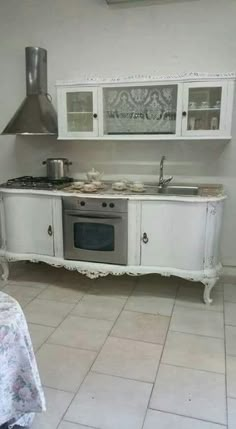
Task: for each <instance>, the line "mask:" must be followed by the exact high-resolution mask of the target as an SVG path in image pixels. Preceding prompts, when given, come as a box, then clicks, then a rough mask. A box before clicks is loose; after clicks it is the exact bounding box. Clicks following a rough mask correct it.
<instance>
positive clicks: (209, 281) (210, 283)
mask: <svg viewBox="0 0 236 429" xmlns="http://www.w3.org/2000/svg"><path fill="white" fill-rule="evenodd" d="M218 279H219V278H218V277H213V278H211V279H207V278H206V279H203V280H202V283H203V284H204V286H205V289H204V294H203V301H204V302H205V304H212V302H213V299H212V298H211V297H210V294H211V290H212V288H213V287H214V286H215V284H216V282H217V280H218Z"/></svg>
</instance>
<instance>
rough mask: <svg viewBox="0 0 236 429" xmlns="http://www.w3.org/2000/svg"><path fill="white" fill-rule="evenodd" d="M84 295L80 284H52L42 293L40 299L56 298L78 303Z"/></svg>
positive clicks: (56, 299)
mask: <svg viewBox="0 0 236 429" xmlns="http://www.w3.org/2000/svg"><path fill="white" fill-rule="evenodd" d="M83 295H84V291H82V290H80V289H79V285H78V286H71V285H69V286H68V285H66V284H65V285H61V286H56V285H50V286H49V287H48V288H47V289H46V290H44V291H43V292H41V293H40V295H39V296H38V299H46V300H54V301H62V302H67V303H69V304H76V303H77V302H78V301H79V300H80V299H81V298H82V297H83Z"/></svg>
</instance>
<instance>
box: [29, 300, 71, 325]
mask: <svg viewBox="0 0 236 429" xmlns="http://www.w3.org/2000/svg"><path fill="white" fill-rule="evenodd" d="M73 308H74V304H67V303H65V302H59V301H46V300H43V299H34V300H33V301H32V302H30V303H29V304H28V305H27V306H26V307H25V309H24V313H25V316H26V319H27V321H28V322H31V323H36V324H40V325H46V326H52V327H56V326H58V325H59V324H60V323H61V322H62V320H63V319H64V318H65V317H66V316H67V314H68V313H69V312H70V311H71V310H72V309H73Z"/></svg>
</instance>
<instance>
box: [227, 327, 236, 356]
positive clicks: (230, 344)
mask: <svg viewBox="0 0 236 429" xmlns="http://www.w3.org/2000/svg"><path fill="white" fill-rule="evenodd" d="M225 337H226V353H227V354H229V355H235V356H236V326H225Z"/></svg>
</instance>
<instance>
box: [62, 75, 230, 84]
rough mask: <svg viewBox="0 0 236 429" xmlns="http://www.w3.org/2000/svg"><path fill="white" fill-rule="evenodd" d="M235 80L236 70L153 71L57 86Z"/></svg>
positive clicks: (68, 82) (85, 77) (83, 78)
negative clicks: (167, 72) (163, 73)
mask: <svg viewBox="0 0 236 429" xmlns="http://www.w3.org/2000/svg"><path fill="white" fill-rule="evenodd" d="M225 79H226V80H235V79H236V72H225V73H203V72H184V73H176V74H166V75H158V73H156V72H153V74H149V75H140V74H133V75H130V76H116V77H110V78H109V77H108V78H106V77H101V76H100V77H99V76H88V75H87V76H81V78H80V79H78V80H71V81H65V80H58V81H57V82H56V86H65V85H67V86H73V85H98V84H115V85H116V84H117V83H132V82H135V83H141V82H163V81H164V82H166V81H168V82H169V81H183V82H188V81H191V82H193V81H199V80H202V81H206V80H207V81H209V80H225Z"/></svg>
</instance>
